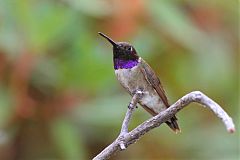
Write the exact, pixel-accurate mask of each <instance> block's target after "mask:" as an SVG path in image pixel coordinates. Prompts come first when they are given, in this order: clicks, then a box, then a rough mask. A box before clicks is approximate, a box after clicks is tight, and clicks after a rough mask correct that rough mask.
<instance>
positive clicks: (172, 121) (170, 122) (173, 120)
mask: <svg viewBox="0 0 240 160" xmlns="http://www.w3.org/2000/svg"><path fill="white" fill-rule="evenodd" d="M165 123H166V124H167V125H168V126H169V127H170V128H171V129H172V130H173V131H174V132H175V133H180V132H181V129H180V128H179V126H178V123H177V118H176V117H175V116H174V117H172V118H170V120H168V121H166V122H165Z"/></svg>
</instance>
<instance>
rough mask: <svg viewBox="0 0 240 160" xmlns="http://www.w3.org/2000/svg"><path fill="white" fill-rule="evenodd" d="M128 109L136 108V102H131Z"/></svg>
mask: <svg viewBox="0 0 240 160" xmlns="http://www.w3.org/2000/svg"><path fill="white" fill-rule="evenodd" d="M136 108H137V107H136ZM128 109H131V110H132V109H134V104H133V103H132V102H130V103H129V105H128Z"/></svg>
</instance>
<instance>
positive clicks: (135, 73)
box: [98, 32, 180, 133]
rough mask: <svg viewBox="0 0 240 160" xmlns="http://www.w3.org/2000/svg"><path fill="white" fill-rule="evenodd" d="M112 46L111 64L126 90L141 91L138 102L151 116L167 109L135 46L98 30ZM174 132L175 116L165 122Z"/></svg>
mask: <svg viewBox="0 0 240 160" xmlns="http://www.w3.org/2000/svg"><path fill="white" fill-rule="evenodd" d="M98 33H99V34H100V35H101V36H102V37H104V38H105V39H107V40H108V41H109V42H110V43H111V44H112V46H113V64H114V70H115V75H116V77H117V79H118V81H119V82H120V84H121V85H122V86H123V88H124V89H125V90H127V92H128V93H129V94H130V95H131V96H133V95H134V94H135V93H136V91H137V90H141V91H142V92H143V96H142V97H141V99H140V100H139V102H138V103H139V104H140V105H141V106H142V107H143V108H144V109H145V110H146V111H147V112H149V113H150V114H151V115H152V116H156V115H157V114H159V113H160V112H162V111H164V110H165V109H167V108H168V107H169V106H170V105H169V102H168V99H167V96H166V94H165V91H164V89H163V87H162V85H161V82H160V79H159V78H158V77H157V75H156V74H155V72H154V71H153V69H152V68H151V67H150V66H149V65H148V64H147V63H146V62H145V61H144V60H143V59H142V58H141V57H140V56H138V53H137V51H136V50H135V48H134V47H133V46H132V45H131V44H129V43H127V42H115V41H113V40H112V39H111V38H109V37H108V36H106V35H105V34H103V33H101V32H98ZM165 123H166V124H167V125H168V126H169V127H170V128H171V129H172V130H173V131H174V132H175V133H178V132H180V128H179V126H178V123H177V118H176V116H173V117H172V118H170V119H169V120H167V121H166V122H165Z"/></svg>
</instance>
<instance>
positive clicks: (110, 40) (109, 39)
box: [98, 32, 117, 47]
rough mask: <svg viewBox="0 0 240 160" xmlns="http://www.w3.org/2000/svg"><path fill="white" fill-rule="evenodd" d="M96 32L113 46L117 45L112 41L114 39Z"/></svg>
mask: <svg viewBox="0 0 240 160" xmlns="http://www.w3.org/2000/svg"><path fill="white" fill-rule="evenodd" d="M98 34H100V35H101V36H102V37H104V38H106V39H107V40H108V41H109V42H110V43H111V44H112V45H113V47H115V46H117V43H116V42H114V40H112V39H111V38H109V37H108V36H106V35H105V34H103V33H102V32H98Z"/></svg>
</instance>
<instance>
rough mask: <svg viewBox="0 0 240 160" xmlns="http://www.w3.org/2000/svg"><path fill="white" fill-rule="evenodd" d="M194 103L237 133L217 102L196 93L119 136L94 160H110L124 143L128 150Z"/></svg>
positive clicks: (186, 96) (181, 99)
mask: <svg viewBox="0 0 240 160" xmlns="http://www.w3.org/2000/svg"><path fill="white" fill-rule="evenodd" d="M192 102H196V103H200V104H202V105H203V106H205V107H208V108H210V109H211V110H212V111H213V112H214V113H215V114H216V115H217V116H218V117H219V118H220V119H221V120H222V122H223V123H224V124H225V126H226V129H227V131H228V132H230V133H233V132H234V131H235V127H234V123H233V121H232V118H231V117H229V116H228V114H227V113H226V112H225V111H224V110H223V109H222V108H221V107H220V106H219V105H218V104H217V103H216V102H214V101H213V100H212V99H210V98H209V97H207V96H206V95H204V94H203V93H202V92H200V91H194V92H191V93H188V94H187V95H185V96H183V97H182V98H180V99H179V100H178V101H177V102H176V103H174V104H173V105H171V106H170V107H169V108H168V109H166V110H164V111H162V112H161V113H159V114H158V115H156V116H155V117H152V118H150V119H148V120H147V121H145V122H143V123H142V124H140V125H139V126H137V127H136V128H135V129H133V130H132V131H131V132H129V133H125V134H124V136H119V137H118V138H117V139H116V140H115V141H114V142H113V143H112V144H110V145H109V146H108V147H106V148H105V149H104V150H103V151H102V152H101V153H99V154H98V155H97V156H96V157H94V158H93V160H106V159H109V158H110V157H111V156H112V155H113V154H116V153H117V152H119V151H121V150H122V149H121V147H120V145H122V144H123V142H124V147H123V146H122V147H123V148H127V147H128V146H129V145H130V144H132V143H134V142H136V141H137V140H138V139H139V138H140V137H141V136H143V135H144V134H145V133H147V132H149V131H150V130H152V129H153V128H156V127H158V126H160V125H161V124H162V123H164V122H166V121H167V120H168V119H169V118H171V117H172V116H173V115H175V114H176V113H177V112H179V111H180V110H181V109H183V108H184V107H186V106H187V105H188V104H189V103H192ZM126 115H127V114H126ZM129 120H130V118H129ZM123 125H124V124H123Z"/></svg>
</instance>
